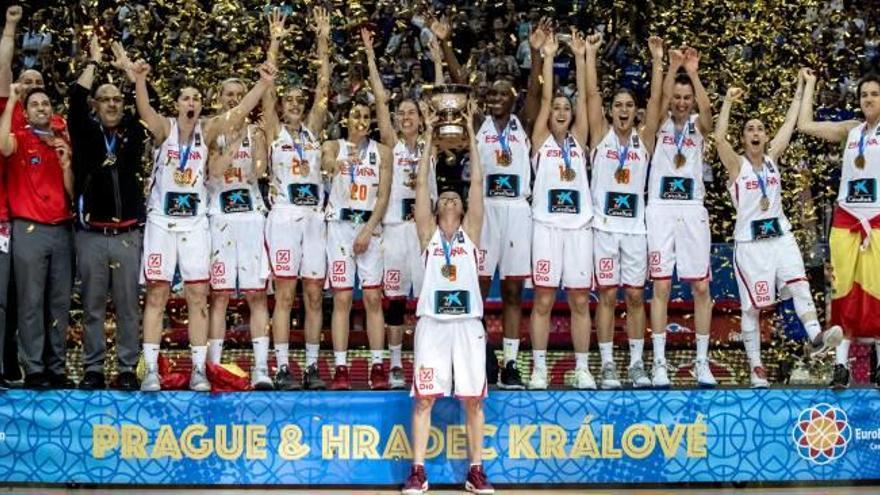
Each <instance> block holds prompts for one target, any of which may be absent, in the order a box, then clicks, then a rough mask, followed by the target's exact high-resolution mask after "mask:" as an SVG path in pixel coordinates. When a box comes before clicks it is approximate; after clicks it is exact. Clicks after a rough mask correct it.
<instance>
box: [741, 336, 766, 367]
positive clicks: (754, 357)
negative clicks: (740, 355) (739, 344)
mask: <svg viewBox="0 0 880 495" xmlns="http://www.w3.org/2000/svg"><path fill="white" fill-rule="evenodd" d="M742 341H743V347H745V348H746V356H748V357H749V367H750V368H755V367H758V366H762V364H761V336H760V335H759V334H758V332H743V333H742Z"/></svg>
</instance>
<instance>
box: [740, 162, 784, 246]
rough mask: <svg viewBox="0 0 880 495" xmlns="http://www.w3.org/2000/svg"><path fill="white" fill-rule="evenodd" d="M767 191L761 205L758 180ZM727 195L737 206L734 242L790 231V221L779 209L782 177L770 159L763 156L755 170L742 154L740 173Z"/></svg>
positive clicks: (767, 237)
mask: <svg viewBox="0 0 880 495" xmlns="http://www.w3.org/2000/svg"><path fill="white" fill-rule="evenodd" d="M762 182H763V183H764V191H765V192H766V194H767V200H768V201H769V204H767V205H766V206H767V209H766V210H765V209H763V208H762V207H761V203H762V201H761V198H763V197H764V193H763V192H762V191H761V183H762ZM728 190H729V191H730V197H731V198H732V199H733V205H734V206H735V207H736V226H735V227H734V231H733V238H734V240H735V241H737V242H747V241H757V240H761V239H770V238H773V237H780V236H783V235H785V234H788V233H789V232H791V223H789V221H788V218H786V216H785V213H784V212H783V211H782V180H781V176H780V174H779V169H778V168H777V167H776V164H775V163H773V160H772V159H771V158H770V157H769V156H767V155H764V164H763V166H762V167H761V170H760V171H759V172H757V173H756V172H755V169H754V167H752V163H751V162H750V161H749V160H748V159H747V158H746V157H744V156H743V157H742V164H741V165H740V168H739V175H738V176H737V177H736V180H735V181H733V182H732V183H731V184H730V185H729V186H728Z"/></svg>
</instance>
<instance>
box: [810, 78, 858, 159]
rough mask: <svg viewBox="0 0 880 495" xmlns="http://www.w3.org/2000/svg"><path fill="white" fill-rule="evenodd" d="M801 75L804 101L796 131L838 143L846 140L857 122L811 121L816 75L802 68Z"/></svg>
mask: <svg viewBox="0 0 880 495" xmlns="http://www.w3.org/2000/svg"><path fill="white" fill-rule="evenodd" d="M801 74H802V76H803V79H804V101H803V104H802V105H801V109H800V115H799V116H798V121H797V130H799V131H801V132H803V133H804V134H807V135H810V136H813V137H817V138H820V139H824V140H826V141H831V142H833V143H839V142H841V141H843V140H844V139H846V136H847V135H848V134H849V131H851V130H852V129H853V128H854V127H856V126H858V125H859V123H860V122H859V121H858V120H845V121H843V122H816V121H815V120H813V95H814V94H815V92H816V75H815V74H814V73H813V70H812V69H807V68H803V69H801Z"/></svg>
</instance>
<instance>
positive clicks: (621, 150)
mask: <svg viewBox="0 0 880 495" xmlns="http://www.w3.org/2000/svg"><path fill="white" fill-rule="evenodd" d="M614 137H615V138H617V171H618V173H619V172H621V171H622V170H623V169H624V168H626V158H627V156H629V140H628V139H627V142H626V145H625V146H620V138H619V137H618V136H617V133H614Z"/></svg>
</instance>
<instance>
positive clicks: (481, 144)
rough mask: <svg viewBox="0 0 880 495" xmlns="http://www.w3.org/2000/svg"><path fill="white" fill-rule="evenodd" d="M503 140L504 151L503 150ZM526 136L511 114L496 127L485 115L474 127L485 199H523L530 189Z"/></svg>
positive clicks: (530, 171)
mask: <svg viewBox="0 0 880 495" xmlns="http://www.w3.org/2000/svg"><path fill="white" fill-rule="evenodd" d="M505 143H506V147H507V148H508V152H507V153H506V152H505ZM530 148H531V146H530V144H529V138H528V136H527V135H526V131H525V129H523V126H522V124H521V123H520V121H519V119H518V118H516V116H515V115H511V116H510V120H508V122H507V126H506V127H505V128H504V129H502V130H501V132H499V131H498V128H497V127H495V120H494V119H493V118H492V117H491V116H487V117H486V119H485V120H484V121H483V125H482V126H480V130H479V131H477V150H478V151H479V153H480V161H481V164H482V166H483V170H484V174H485V182H486V195H485V199H486V201H504V200H523V199H526V198H528V197H529V195H530V193H531V191H530V186H531V180H532V168H531V166H530V162H529V152H530Z"/></svg>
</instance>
